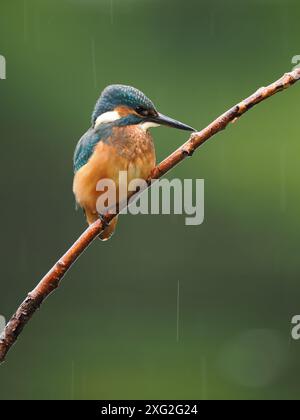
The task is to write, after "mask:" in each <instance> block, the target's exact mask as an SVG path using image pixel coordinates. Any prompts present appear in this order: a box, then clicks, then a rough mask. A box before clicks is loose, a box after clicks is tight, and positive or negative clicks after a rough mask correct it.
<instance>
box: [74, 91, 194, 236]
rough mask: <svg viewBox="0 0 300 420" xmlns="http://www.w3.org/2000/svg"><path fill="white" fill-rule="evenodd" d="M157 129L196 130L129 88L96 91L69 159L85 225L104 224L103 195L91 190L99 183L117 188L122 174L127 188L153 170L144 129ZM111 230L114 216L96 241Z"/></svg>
mask: <svg viewBox="0 0 300 420" xmlns="http://www.w3.org/2000/svg"><path fill="white" fill-rule="evenodd" d="M158 126H167V127H173V128H176V129H180V130H186V131H196V130H194V129H193V128H192V127H190V126H189V125H186V124H183V123H181V122H179V121H176V120H174V119H173V118H170V117H167V116H166V115H163V114H161V113H160V112H158V111H157V109H156V107H155V105H154V103H153V102H152V101H151V100H150V99H149V98H148V97H147V96H146V95H145V94H144V93H143V92H141V91H140V90H138V89H136V88H134V87H132V86H126V85H120V84H118V85H110V86H107V87H106V88H105V89H104V90H103V91H102V93H101V95H100V97H99V99H98V100H97V102H96V105H95V107H94V110H93V113H92V118H91V127H90V128H89V129H88V131H86V133H85V134H84V135H83V136H82V137H81V138H80V140H79V142H78V143H77V146H76V148H75V152H74V158H73V167H74V180H73V193H74V195H75V200H76V203H77V206H79V207H81V208H82V209H83V211H84V213H85V216H86V220H87V223H88V224H89V225H91V224H92V223H94V222H95V221H96V220H97V219H98V218H99V217H100V219H101V220H104V219H103V217H104V215H103V214H101V213H99V212H98V210H97V200H98V198H99V195H100V194H101V193H103V192H101V191H100V192H99V191H97V189H96V185H97V183H98V182H99V181H100V180H102V179H111V180H112V181H113V182H115V183H116V188H117V189H118V187H119V185H118V179H119V172H120V171H125V172H126V173H127V181H128V183H130V181H131V180H132V179H135V178H140V179H144V180H146V179H147V178H148V177H149V175H150V174H151V171H152V170H153V168H154V167H155V165H156V155H155V147H154V142H153V138H152V136H151V134H150V132H149V130H150V128H152V127H158ZM117 197H118V195H117ZM116 204H117V203H116ZM116 225H117V216H116V217H114V218H113V220H112V221H111V222H110V224H109V225H108V226H105V229H104V230H103V231H102V232H101V233H100V235H99V238H100V239H101V240H103V241H106V240H108V239H109V238H110V237H111V236H112V235H113V233H114V231H115V229H116Z"/></svg>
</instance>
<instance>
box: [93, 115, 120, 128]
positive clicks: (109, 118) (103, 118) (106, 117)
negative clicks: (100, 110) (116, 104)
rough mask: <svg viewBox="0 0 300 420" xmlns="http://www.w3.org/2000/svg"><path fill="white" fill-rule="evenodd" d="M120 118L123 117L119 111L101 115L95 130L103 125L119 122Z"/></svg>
mask: <svg viewBox="0 0 300 420" xmlns="http://www.w3.org/2000/svg"><path fill="white" fill-rule="evenodd" d="M120 118H121V115H120V114H119V113H118V111H109V112H105V113H104V114H101V115H99V117H98V118H97V119H96V122H95V128H96V127H98V126H99V125H101V124H107V123H110V122H113V121H116V120H119V119H120Z"/></svg>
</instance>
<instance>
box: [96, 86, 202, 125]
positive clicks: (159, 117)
mask: <svg viewBox="0 0 300 420" xmlns="http://www.w3.org/2000/svg"><path fill="white" fill-rule="evenodd" d="M108 123H111V124H114V125H116V126H126V125H137V124H140V125H141V127H142V128H143V129H144V130H147V129H148V128H150V127H157V126H159V125H165V126H168V127H173V128H178V129H180V130H187V131H195V130H194V129H193V128H192V127H190V126H188V125H186V124H183V123H181V122H179V121H176V120H174V119H173V118H170V117H167V116H165V115H163V114H161V113H159V112H158V111H157V110H156V108H155V106H154V104H153V102H152V101H150V99H148V98H147V96H146V95H144V94H143V93H142V92H141V91H139V90H138V89H135V88H133V87H131V86H124V85H111V86H108V87H107V88H105V89H104V91H103V92H102V94H101V96H100V98H99V99H98V101H97V103H96V106H95V109H94V112H93V115H92V125H93V127H94V128H97V127H98V126H100V125H102V124H108Z"/></svg>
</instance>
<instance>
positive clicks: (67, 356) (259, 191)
mask: <svg viewBox="0 0 300 420" xmlns="http://www.w3.org/2000/svg"><path fill="white" fill-rule="evenodd" d="M299 15H300V3H299V1H296V0H295V1H291V0H290V1H288V0H277V1H276V0H264V1H263V0H260V1H259V0H256V1H255V0H247V1H246V0H244V1H242V2H241V1H238V0H227V1H223V0H185V1H183V0H163V1H162V0H46V1H45V0H44V1H43V2H41V1H39V0H25V1H21V0H19V1H18V0H15V1H9V0H1V12H0V54H2V55H4V56H5V57H6V60H7V80H1V81H0V92H1V93H0V101H1V113H0V120H1V153H0V159H1V165H0V171H1V178H0V179H1V195H2V197H1V219H0V231H1V244H2V246H1V280H0V281H1V287H0V314H2V315H4V316H5V317H6V318H8V317H9V316H10V315H11V314H12V313H13V312H14V310H15V309H16V307H17V304H18V303H19V302H20V301H21V300H22V299H23V298H24V297H25V295H26V293H27V292H28V291H29V290H31V289H32V288H33V287H34V286H35V285H36V283H37V282H38V280H39V279H40V278H41V276H42V275H43V274H44V273H45V272H46V271H47V270H48V269H49V268H50V267H51V265H52V264H53V263H54V262H55V261H56V259H57V258H58V257H59V256H60V255H61V254H62V253H63V252H64V251H65V250H66V249H67V248H68V247H69V245H71V243H72V241H74V240H75V239H76V238H77V236H78V235H79V234H80V232H81V231H82V230H83V229H84V227H85V221H84V218H83V216H82V214H81V212H76V211H75V209H74V198H73V195H72V176H73V173H72V155H73V150H74V147H75V144H76V142H77V140H78V139H79V137H80V136H81V134H82V133H83V132H84V131H85V130H86V129H87V128H88V126H89V121H90V114H91V111H92V108H93V106H94V103H95V101H96V99H97V97H98V95H99V94H100V92H101V90H102V89H103V88H104V87H105V86H106V85H108V84H111V83H125V84H130V85H133V86H135V87H138V88H139V89H141V90H143V91H144V92H145V93H146V94H147V95H148V96H150V98H151V99H152V100H153V101H154V102H155V103H156V105H157V106H158V107H159V109H160V110H161V111H162V112H164V113H167V114H169V115H171V116H174V117H176V118H178V119H180V120H182V121H184V122H186V123H188V124H190V125H192V126H195V127H196V128H199V129H200V128H202V127H204V126H205V125H207V124H208V123H209V122H210V121H211V120H212V119H214V118H215V117H216V116H218V115H219V114H220V113H221V112H223V111H224V110H226V109H227V108H228V107H229V106H231V105H233V104H234V103H236V102H237V101H239V100H240V99H243V98H244V97H246V96H248V95H249V94H250V93H252V92H253V91H255V90H256V89H257V88H258V87H260V86H262V85H266V84H267V83H269V82H271V81H273V80H275V79H277V78H278V77H279V76H281V75H282V73H284V72H286V71H290V70H291V69H292V67H293V66H294V65H293V64H292V63H291V60H292V57H293V56H295V55H298V54H300V46H299ZM299 98H300V86H296V87H294V88H291V89H289V90H288V91H286V92H285V93H284V94H280V95H277V96H276V97H274V98H272V99H271V100H268V101H266V102H264V103H263V104H261V105H259V106H258V107H257V108H255V109H254V110H253V111H251V112H250V113H248V114H247V115H246V116H245V117H243V118H241V119H240V121H239V122H238V123H237V124H236V125H234V126H231V127H229V128H228V129H227V130H226V131H224V132H223V133H222V134H221V135H219V136H218V137H216V138H214V139H212V140H211V141H209V142H208V143H207V144H206V145H205V147H203V148H202V149H201V150H200V151H199V152H198V153H196V154H195V155H194V156H193V158H192V159H189V160H186V161H185V162H184V163H182V164H181V165H180V166H179V167H177V168H176V169H175V170H173V171H172V172H171V173H170V174H169V178H173V177H179V178H204V179H205V222H204V224H203V225H201V226H198V227H191V226H185V225H184V216H174V215H171V216H122V217H121V220H120V223H119V226H118V229H117V233H116V235H115V236H114V237H113V239H112V240H111V241H110V242H109V243H105V244H104V243H100V242H99V241H96V242H95V243H93V244H92V246H91V247H90V248H89V249H88V250H87V252H85V254H84V255H83V256H82V257H81V258H80V260H79V261H78V262H77V263H76V265H75V266H74V267H73V268H72V269H71V271H70V272H69V273H68V274H67V275H66V277H65V279H64V281H63V282H62V284H61V287H60V289H59V290H58V291H57V292H56V293H54V294H53V295H52V296H51V297H50V298H49V299H48V300H47V301H46V302H45V304H44V305H43V306H42V308H41V309H40V311H39V312H38V314H37V315H35V316H34V318H33V319H32V320H31V322H30V323H29V325H28V326H27V327H26V329H25V330H24V331H23V334H22V335H21V337H20V339H19V340H18V342H17V344H16V346H15V347H14V348H13V349H12V350H11V352H10V353H9V355H8V357H7V361H6V363H5V364H4V365H2V366H1V367H0V398H1V399H121V398H123V399H142V398H143V399H189V398H190V399H191V398H193V399H217V398H221V399H233V398H234V399H254V398H259V399H260V398H264V399H278V398H284V399H287V398H294V399H296V398H299V395H300V394H299V387H300V377H299V369H300V358H299V356H298V355H299V351H300V342H297V341H293V340H292V339H291V333H290V332H291V318H292V316H293V315H296V314H298V313H299V312H300V301H299V298H300V290H299V240H300V231H299V228H300V218H299V214H300V198H299V175H300V166H299V165H300V143H299ZM153 135H154V136H155V141H156V148H157V157H158V160H161V159H163V158H164V157H165V156H166V155H168V154H169V153H170V152H171V151H173V150H174V149H175V148H177V147H178V146H179V145H180V144H181V143H182V142H183V141H184V140H185V139H186V138H187V136H186V135H185V134H184V132H180V131H176V130H170V129H167V128H161V129H156V130H153ZM178 284H179V309H180V311H179V340H177V315H178V314H177V304H178V297H177V294H178Z"/></svg>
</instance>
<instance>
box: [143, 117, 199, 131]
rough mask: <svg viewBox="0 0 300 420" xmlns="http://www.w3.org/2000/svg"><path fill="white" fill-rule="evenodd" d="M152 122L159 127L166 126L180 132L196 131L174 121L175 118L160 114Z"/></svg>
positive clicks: (152, 118)
mask: <svg viewBox="0 0 300 420" xmlns="http://www.w3.org/2000/svg"><path fill="white" fill-rule="evenodd" d="M151 122H154V123H155V124H159V125H166V126H167V127H173V128H178V129H179V130H186V131H196V130H195V129H194V128H192V127H190V126H189V125H186V124H183V123H181V122H180V121H176V120H173V118H170V117H167V116H166V115H163V114H160V113H158V114H157V116H155V117H151Z"/></svg>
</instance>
